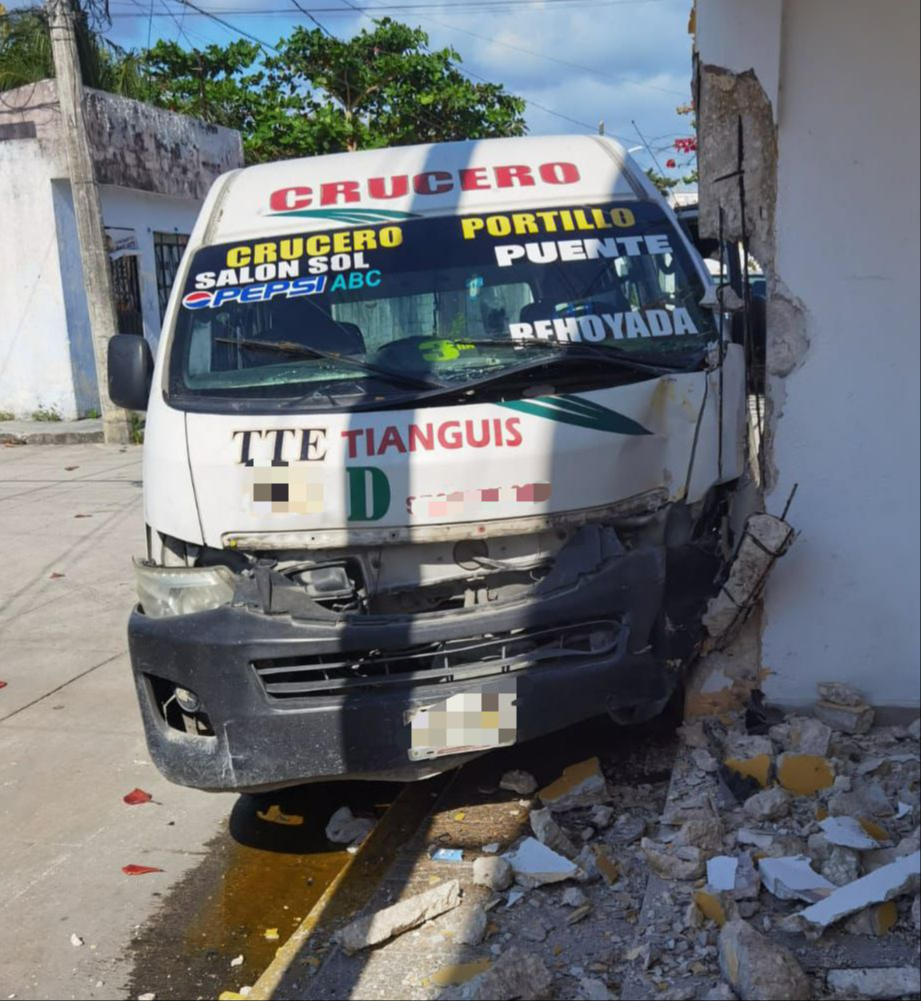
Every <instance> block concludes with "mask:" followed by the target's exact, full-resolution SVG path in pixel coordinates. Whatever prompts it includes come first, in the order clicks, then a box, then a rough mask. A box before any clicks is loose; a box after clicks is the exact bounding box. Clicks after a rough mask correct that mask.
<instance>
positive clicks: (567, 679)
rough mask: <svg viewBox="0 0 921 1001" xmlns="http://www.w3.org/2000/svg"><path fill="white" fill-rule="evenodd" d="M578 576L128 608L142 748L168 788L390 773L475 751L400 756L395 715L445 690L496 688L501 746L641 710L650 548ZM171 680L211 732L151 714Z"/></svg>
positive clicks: (658, 565)
mask: <svg viewBox="0 0 921 1001" xmlns="http://www.w3.org/2000/svg"><path fill="white" fill-rule="evenodd" d="M584 571H585V572H573V573H570V574H569V575H568V576H566V575H565V574H564V575H559V574H558V575H557V577H556V578H555V579H554V580H551V579H550V578H547V579H546V581H545V583H548V582H549V585H550V586H548V587H546V588H544V587H542V586H540V587H538V588H536V589H535V592H534V593H533V594H531V595H530V596H529V597H528V598H527V599H525V600H523V601H517V602H508V603H496V604H494V605H488V606H476V607H474V608H470V609H463V610H458V611H455V612H444V613H434V614H429V615H421V616H364V617H362V616H354V617H350V618H347V619H345V618H336V617H335V616H330V615H328V614H325V615H322V616H318V618H317V620H316V621H314V620H306V619H300V618H298V619H295V618H293V617H291V616H290V615H266V614H264V613H263V612H260V611H257V610H255V609H252V608H248V607H239V606H235V605H228V606H224V607H221V608H216V609H213V610H211V611H206V612H198V613H195V614H191V615H182V616H175V617H167V618H151V617H149V616H146V615H144V614H143V612H142V611H141V610H140V609H135V611H134V612H133V613H132V615H131V619H130V622H129V626H128V635H129V644H130V650H131V662H132V667H133V670H134V675H135V681H136V684H137V689H138V697H139V701H140V707H141V714H142V717H143V721H144V727H145V731H146V736H147V743H148V746H149V748H150V753H151V757H152V758H153V761H154V763H155V764H156V765H157V767H158V768H159V769H160V771H161V772H162V773H163V774H164V775H165V776H166V777H167V778H168V779H170V780H171V781H173V782H177V783H179V784H181V785H187V786H193V787H196V788H199V789H208V790H215V791H220V790H225V791H237V792H244V791H249V792H252V791H258V790H267V789H272V788H279V787H283V786H286V785H295V784H299V783H303V782H311V781H320V780H324V779H333V778H353V779H354V778H376V779H393V780H398V781H406V780H411V779H419V778H424V777H426V776H428V775H431V774H433V773H435V772H438V771H441V770H444V769H445V768H450V767H453V766H455V765H457V764H460V763H462V762H463V761H464V760H466V759H468V758H470V757H471V756H473V755H475V754H476V753H482V750H477V751H475V752H470V751H468V752H466V753H460V754H452V753H447V754H445V755H444V756H437V757H432V758H425V759H422V760H414V759H413V758H412V757H411V754H410V750H411V727H410V725H409V718H410V717H411V716H412V715H413V714H414V713H415V712H416V711H418V710H419V709H420V708H421V707H426V706H432V705H433V704H436V703H439V702H442V701H444V700H445V699H447V698H449V697H450V696H452V695H455V694H458V693H462V692H463V693H482V692H490V691H494V690H496V688H497V687H501V688H502V689H503V690H505V691H508V690H509V686H512V690H514V693H515V705H516V714H517V720H516V727H517V733H516V735H515V738H514V739H515V741H522V740H528V739H530V738H533V737H537V736H540V735H542V734H545V733H549V732H551V731H553V730H557V729H560V728H562V727H565V726H568V725H570V724H572V723H576V722H579V721H580V720H583V719H587V718H589V717H591V716H594V715H597V714H599V713H602V712H605V711H613V712H616V713H619V714H620V715H621V717H623V718H631V717H633V718H637V719H642V718H644V717H648V716H650V715H652V714H654V712H656V711H657V710H658V709H659V708H661V706H662V705H664V703H665V702H666V701H667V700H668V698H669V696H670V695H671V693H672V691H673V689H674V687H675V684H676V681H677V679H676V677H675V675H674V673H673V672H671V671H669V670H668V669H667V668H666V667H665V666H663V665H662V664H660V663H658V662H657V661H656V659H655V658H654V657H653V655H652V652H651V650H650V646H649V637H650V633H651V630H652V626H653V623H654V621H655V618H656V616H657V614H658V612H659V609H660V606H661V601H662V592H663V586H664V555H663V553H662V551H661V550H659V549H657V548H651V549H646V550H640V551H637V552H632V553H626V552H623V551H621V552H619V553H617V554H616V555H610V554H607V555H605V556H604V557H603V558H601V559H600V560H599V562H598V564H597V565H595V566H591V565H590V566H588V567H585V568H584ZM445 650H447V651H448V653H444V652H442V653H436V654H434V655H433V654H432V651H445ZM420 651H421V653H420ZM481 653H482V659H479V658H480V654H481ZM356 665H365V666H362V667H356ZM366 665H372V666H373V670H374V671H376V672H377V673H373V674H369V671H371V668H367V669H366ZM416 666H422V667H424V670H415V669H414V667H416ZM353 668H354V674H353V671H352V669H353ZM278 679H281V680H280V681H279V680H278ZM177 687H178V688H182V689H186V690H188V691H191V692H193V693H194V694H195V695H196V696H197V697H198V699H199V700H200V704H201V709H200V714H201V717H200V718H201V719H202V720H206V721H207V728H208V729H209V730H210V731H211V732H209V733H189V732H186V729H183V728H182V725H181V724H180V725H177V722H176V719H177V717H176V711H175V709H176V707H175V705H173V707H172V709H170V708H169V706H167V709H166V710H165V709H164V703H169V702H170V699H171V697H170V693H171V692H173V691H174V690H175V689H176V688H177Z"/></svg>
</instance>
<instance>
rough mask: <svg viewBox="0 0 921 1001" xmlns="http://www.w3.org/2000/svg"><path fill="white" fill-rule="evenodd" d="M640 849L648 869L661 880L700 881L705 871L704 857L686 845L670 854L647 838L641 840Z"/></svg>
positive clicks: (700, 852)
mask: <svg viewBox="0 0 921 1001" xmlns="http://www.w3.org/2000/svg"><path fill="white" fill-rule="evenodd" d="M640 847H641V848H642V849H643V854H644V855H645V856H646V861H647V863H648V864H649V868H650V869H652V871H653V872H654V873H655V874H656V875H657V876H661V877H662V879H681V880H688V879H700V878H701V877H702V876H703V874H704V872H705V870H706V865H705V856H704V853H703V852H702V851H701V850H700V849H699V848H694V847H693V846H690V845H686V846H683V847H680V848H676V849H675V850H674V852H673V853H672V852H668V851H666V850H665V846H664V845H660V844H657V843H656V842H654V841H650V840H649V838H643V840H642V841H641V842H640Z"/></svg>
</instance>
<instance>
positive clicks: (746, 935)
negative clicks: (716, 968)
mask: <svg viewBox="0 0 921 1001" xmlns="http://www.w3.org/2000/svg"><path fill="white" fill-rule="evenodd" d="M719 959H720V969H721V970H722V973H723V976H724V977H725V978H726V980H727V981H728V982H729V984H730V985H731V986H732V988H733V990H734V991H735V992H736V994H738V996H739V997H740V998H741V999H742V1001H809V999H810V998H812V985H811V984H810V982H809V978H808V977H807V976H806V974H805V973H804V972H803V969H802V967H801V966H800V965H799V963H798V962H797V960H796V957H795V956H794V955H793V953H792V952H790V950H789V949H785V948H784V947H783V946H781V945H778V944H777V943H776V942H772V941H771V940H770V939H769V938H767V937H765V936H764V935H762V934H761V933H760V932H758V931H755V929H754V928H752V926H751V925H750V924H748V923H747V922H746V921H741V920H738V921H728V922H727V923H726V924H725V925H724V926H723V930H722V931H721V932H720V938H719Z"/></svg>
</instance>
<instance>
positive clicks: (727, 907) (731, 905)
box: [693, 886, 739, 928]
mask: <svg viewBox="0 0 921 1001" xmlns="http://www.w3.org/2000/svg"><path fill="white" fill-rule="evenodd" d="M693 901H694V906H695V907H696V908H697V909H698V910H699V911H700V913H701V914H702V915H703V916H704V917H705V918H707V919H708V920H709V921H713V922H715V923H716V924H717V925H718V926H719V927H720V928H722V927H723V925H724V924H726V922H727V921H732V920H735V919H736V918H738V916H739V915H738V910H737V908H736V904H735V901H734V900H733V899H732V897H731V896H730V895H729V894H728V893H725V892H721V891H719V890H716V889H714V888H713V887H712V886H705V887H704V888H703V889H701V890H695V891H694V896H693Z"/></svg>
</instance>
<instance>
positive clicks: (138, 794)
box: [122, 789, 153, 806]
mask: <svg viewBox="0 0 921 1001" xmlns="http://www.w3.org/2000/svg"><path fill="white" fill-rule="evenodd" d="M122 799H123V800H124V801H125V802H126V803H127V804H128V806H139V805H140V804H141V803H149V802H150V801H151V800H152V799H153V796H151V795H150V793H149V792H144V790H143V789H132V790H131V792H129V793H128V795H127V796H122Z"/></svg>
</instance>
